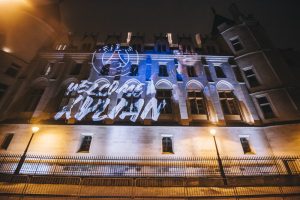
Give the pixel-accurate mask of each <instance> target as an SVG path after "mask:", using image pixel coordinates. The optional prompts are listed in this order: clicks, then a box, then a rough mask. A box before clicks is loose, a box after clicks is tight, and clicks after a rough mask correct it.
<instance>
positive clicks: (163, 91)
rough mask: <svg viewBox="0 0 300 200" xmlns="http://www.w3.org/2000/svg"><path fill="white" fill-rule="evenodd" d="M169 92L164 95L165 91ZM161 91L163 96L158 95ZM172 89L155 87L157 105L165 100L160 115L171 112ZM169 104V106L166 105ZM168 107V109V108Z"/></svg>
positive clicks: (170, 113)
mask: <svg viewBox="0 0 300 200" xmlns="http://www.w3.org/2000/svg"><path fill="white" fill-rule="evenodd" d="M167 91H168V92H170V94H171V95H170V96H166V95H165V94H166V92H167ZM160 92H161V93H162V94H163V96H158V94H159V93H160ZM172 95H173V93H172V90H171V89H156V95H155V98H156V99H157V105H159V104H160V103H161V102H162V101H163V100H165V101H166V106H165V107H164V108H162V110H161V112H160V114H162V115H172V114H173V112H174V111H173V110H174V109H173V101H172ZM168 105H169V106H168ZM168 109H170V110H168Z"/></svg>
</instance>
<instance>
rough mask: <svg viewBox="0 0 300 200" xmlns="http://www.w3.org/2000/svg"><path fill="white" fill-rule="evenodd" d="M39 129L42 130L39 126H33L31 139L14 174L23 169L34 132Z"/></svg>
mask: <svg viewBox="0 0 300 200" xmlns="http://www.w3.org/2000/svg"><path fill="white" fill-rule="evenodd" d="M39 130H40V128H39V127H37V126H33V127H32V128H31V131H32V134H31V137H30V140H29V142H28V144H27V146H26V148H25V151H24V153H23V155H22V156H21V159H20V161H19V163H18V166H17V168H16V170H15V172H14V174H19V173H20V170H21V168H22V165H23V163H24V161H25V159H26V153H27V151H28V148H29V146H30V143H31V141H32V138H33V136H34V134H35V133H37V132H38V131H39Z"/></svg>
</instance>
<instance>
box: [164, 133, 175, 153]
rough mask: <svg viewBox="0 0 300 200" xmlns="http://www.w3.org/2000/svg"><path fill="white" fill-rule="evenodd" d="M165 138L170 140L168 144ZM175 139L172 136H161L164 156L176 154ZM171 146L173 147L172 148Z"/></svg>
mask: <svg viewBox="0 0 300 200" xmlns="http://www.w3.org/2000/svg"><path fill="white" fill-rule="evenodd" d="M164 138H166V139H169V140H168V141H167V142H165V141H164ZM173 139H174V137H173V136H172V135H162V136H161V153H162V154H174V141H173ZM170 144H171V146H170Z"/></svg>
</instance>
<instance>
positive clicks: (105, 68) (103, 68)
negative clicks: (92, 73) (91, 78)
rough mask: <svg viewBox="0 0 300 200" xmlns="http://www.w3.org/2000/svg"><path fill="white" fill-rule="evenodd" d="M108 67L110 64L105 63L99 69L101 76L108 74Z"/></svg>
mask: <svg viewBox="0 0 300 200" xmlns="http://www.w3.org/2000/svg"><path fill="white" fill-rule="evenodd" d="M109 69H110V65H109V64H107V65H104V66H103V67H102V69H101V72H100V73H101V75H103V76H107V75H108V74H109Z"/></svg>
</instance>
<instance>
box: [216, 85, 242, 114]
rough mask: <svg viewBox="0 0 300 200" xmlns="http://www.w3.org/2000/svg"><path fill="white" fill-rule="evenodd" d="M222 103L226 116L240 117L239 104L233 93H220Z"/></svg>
mask: <svg viewBox="0 0 300 200" xmlns="http://www.w3.org/2000/svg"><path fill="white" fill-rule="evenodd" d="M219 98H220V103H221V106H222V110H223V113H224V115H238V114H239V107H238V102H237V101H236V99H235V96H234V94H233V92H232V91H219Z"/></svg>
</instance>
